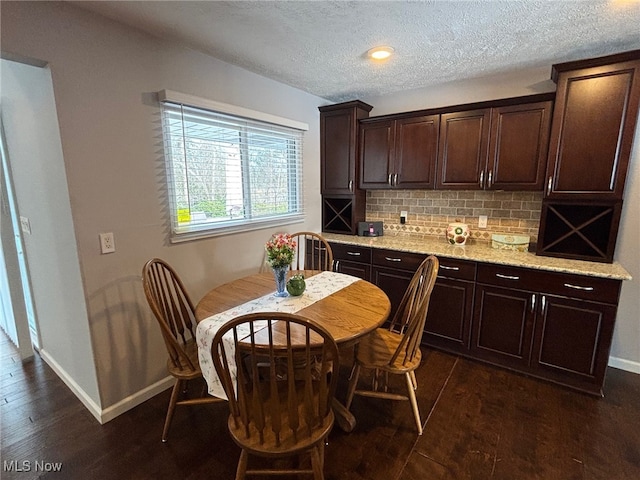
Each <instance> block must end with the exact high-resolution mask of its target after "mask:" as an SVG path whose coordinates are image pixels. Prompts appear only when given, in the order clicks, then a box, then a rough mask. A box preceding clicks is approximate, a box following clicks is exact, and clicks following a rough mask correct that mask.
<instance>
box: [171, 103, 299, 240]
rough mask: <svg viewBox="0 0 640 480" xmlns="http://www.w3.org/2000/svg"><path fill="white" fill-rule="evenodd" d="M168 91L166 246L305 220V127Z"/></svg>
mask: <svg viewBox="0 0 640 480" xmlns="http://www.w3.org/2000/svg"><path fill="white" fill-rule="evenodd" d="M172 93H173V92H171V93H169V94H167V93H166V91H165V92H161V95H160V98H161V105H162V124H163V136H164V144H165V145H164V147H165V159H166V166H167V179H168V186H169V189H168V192H169V200H170V209H171V221H172V226H171V227H172V228H171V231H172V241H181V240H188V239H191V238H194V237H202V236H210V235H216V234H222V233H231V232H233V231H243V230H248V229H254V228H265V227H269V226H275V225H283V224H287V223H293V222H299V221H302V220H303V205H302V198H303V196H302V140H303V129H304V124H299V125H298V124H297V122H293V121H290V122H289V123H293V124H294V125H295V127H300V126H302V127H301V128H295V127H291V126H287V125H280V124H276V123H272V122H271V121H265V120H260V119H255V118H249V117H247V116H239V115H237V114H233V113H227V112H223V111H220V110H227V111H233V110H238V111H240V112H241V113H242V114H245V115H251V114H252V113H255V115H254V116H256V117H259V116H263V117H266V118H268V120H274V119H276V121H277V120H278V119H277V117H271V116H270V115H266V114H260V113H259V112H248V111H246V110H242V109H237V108H235V107H232V106H229V105H223V104H218V103H215V104H214V103H213V102H207V101H206V100H201V101H200V102H199V101H198V100H193V98H189V99H188V103H189V104H187V103H185V101H184V98H181V97H187V96H186V95H182V94H172ZM197 103H202V104H204V107H201V106H198V105H194V104H197ZM207 107H210V108H207ZM211 108H215V109H217V110H214V109H211ZM281 120H284V121H286V120H285V119H281Z"/></svg>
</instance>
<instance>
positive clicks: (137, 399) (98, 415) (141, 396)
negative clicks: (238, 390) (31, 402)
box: [39, 349, 175, 425]
mask: <svg viewBox="0 0 640 480" xmlns="http://www.w3.org/2000/svg"><path fill="white" fill-rule="evenodd" d="M39 353H40V356H41V357H42V359H43V360H44V361H45V362H46V363H47V365H49V366H50V367H51V369H52V370H53V371H54V372H55V373H56V375H58V377H60V379H61V380H62V381H63V382H64V383H65V385H66V386H67V387H69V389H70V390H71V391H72V392H73V394H74V395H75V396H76V397H78V399H79V400H80V401H81V402H82V404H83V405H84V406H85V407H86V408H87V410H89V412H90V413H91V415H93V416H94V417H95V419H96V420H97V421H98V422H100V424H101V425H104V424H105V423H107V422H108V421H110V420H113V419H114V418H116V417H117V416H118V415H121V414H123V413H124V412H126V411H127V410H131V409H132V408H134V407H137V406H138V405H140V404H141V403H143V402H146V401H147V400H149V399H150V398H151V397H154V396H155V395H157V394H158V393H161V392H164V391H165V390H166V389H167V388H171V387H172V386H173V384H174V383H175V379H174V378H173V377H171V376H167V377H165V378H163V379H162V380H159V381H157V382H156V383H154V384H153V385H149V386H148V387H146V388H143V389H142V390H140V391H138V392H136V393H134V394H133V395H129V396H128V397H126V398H124V399H122V400H120V401H119V402H118V403H116V404H114V405H111V406H110V407H107V408H105V409H104V410H103V409H102V408H101V407H100V406H99V405H98V404H97V403H96V402H94V401H93V399H92V398H91V397H89V395H87V393H86V392H85V391H84V390H83V389H82V388H81V387H80V385H78V384H77V383H76V382H75V380H73V378H71V377H70V376H69V374H68V373H67V372H66V371H65V369H64V368H62V367H61V366H60V364H59V363H58V362H56V361H55V360H54V359H53V357H51V356H50V355H49V354H48V353H47V351H46V350H42V349H40V350H39Z"/></svg>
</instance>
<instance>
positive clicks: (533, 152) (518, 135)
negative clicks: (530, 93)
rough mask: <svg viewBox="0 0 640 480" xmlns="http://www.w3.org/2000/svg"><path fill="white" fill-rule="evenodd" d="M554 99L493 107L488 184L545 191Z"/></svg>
mask: <svg viewBox="0 0 640 480" xmlns="http://www.w3.org/2000/svg"><path fill="white" fill-rule="evenodd" d="M552 106H553V102H550V101H549V102H538V103H529V104H522V105H510V106H505V107H497V108H493V109H492V110H491V136H490V139H491V140H490V144H489V160H488V165H487V172H486V173H485V175H486V179H485V180H486V182H485V186H486V188H488V189H493V190H542V188H543V184H544V178H545V168H546V158H547V146H548V143H549V129H550V126H551V112H552V108H553V107H552Z"/></svg>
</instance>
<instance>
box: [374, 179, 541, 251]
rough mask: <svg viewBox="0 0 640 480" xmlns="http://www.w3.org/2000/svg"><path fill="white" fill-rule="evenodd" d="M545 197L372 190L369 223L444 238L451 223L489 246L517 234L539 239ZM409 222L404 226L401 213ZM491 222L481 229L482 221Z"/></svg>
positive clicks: (397, 231)
mask: <svg viewBox="0 0 640 480" xmlns="http://www.w3.org/2000/svg"><path fill="white" fill-rule="evenodd" d="M541 207H542V192H504V191H495V192H493V191H491V192H487V191H473V190H460V191H454V190H447V191H432V190H368V191H367V211H366V220H367V221H368V222H373V221H382V222H384V232H385V234H389V235H394V234H407V235H445V231H446V229H447V225H448V224H449V223H451V222H457V221H460V222H464V223H467V224H469V228H470V230H471V237H470V238H471V239H473V240H475V241H491V234H492V233H517V234H523V235H529V236H531V241H532V242H535V241H537V238H538V228H539V227H540V210H541ZM402 210H406V211H407V214H408V216H407V222H406V223H405V224H404V225H402V224H401V223H400V212H401V211H402ZM479 215H486V216H487V217H488V221H487V228H482V229H480V228H478V216H479Z"/></svg>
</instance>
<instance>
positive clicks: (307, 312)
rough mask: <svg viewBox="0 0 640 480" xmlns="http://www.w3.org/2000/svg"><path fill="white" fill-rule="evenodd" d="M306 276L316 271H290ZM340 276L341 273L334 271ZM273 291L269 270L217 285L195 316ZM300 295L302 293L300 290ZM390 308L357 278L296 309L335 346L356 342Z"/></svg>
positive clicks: (380, 294) (381, 294) (381, 320)
mask: <svg viewBox="0 0 640 480" xmlns="http://www.w3.org/2000/svg"><path fill="white" fill-rule="evenodd" d="M296 273H302V274H303V275H304V276H305V278H309V277H311V276H313V275H315V274H318V273H320V272H318V271H308V270H307V271H292V272H290V275H293V274H296ZM337 275H343V274H337ZM273 291H275V280H274V277H273V273H271V272H263V273H257V274H255V275H250V276H248V277H243V278H239V279H237V280H233V281H231V282H229V283H225V284H223V285H219V286H217V287H215V288H213V289H212V290H210V291H209V292H207V293H206V294H205V296H204V297H202V299H201V300H200V301H199V302H198V304H197V306H196V319H197V320H198V321H201V320H204V319H205V318H208V317H210V316H212V315H215V314H217V313H222V312H224V311H226V310H229V309H231V308H234V307H237V306H238V305H242V304H243V303H246V302H249V301H251V300H254V299H256V298H259V297H262V296H264V295H267V294H269V293H270V292H273ZM303 295H304V293H303ZM390 310H391V303H390V302H389V297H387V295H386V294H385V293H384V292H383V291H382V290H381V289H380V288H378V287H377V286H375V285H374V284H372V283H370V282H367V281H365V280H361V279H358V280H357V281H355V282H354V283H352V284H351V285H349V286H347V287H345V288H343V289H341V290H338V291H337V292H335V293H333V294H331V295H329V296H327V297H325V298H322V299H321V300H319V301H317V302H315V303H313V304H311V305H310V306H308V307H306V308H303V309H302V310H299V311H298V312H296V314H297V315H302V316H303V317H306V318H308V319H311V320H314V321H315V322H317V323H318V324H320V325H322V326H323V327H324V328H326V329H327V330H328V331H329V333H330V334H331V336H332V337H333V339H334V340H335V341H336V343H337V344H338V346H339V347H346V346H351V345H353V344H354V343H357V341H358V339H359V338H360V337H362V336H363V335H366V334H367V333H369V332H371V331H373V330H375V329H376V328H378V327H380V326H381V325H382V324H383V323H384V322H385V320H386V319H387V317H388V316H389V312H390Z"/></svg>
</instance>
